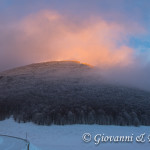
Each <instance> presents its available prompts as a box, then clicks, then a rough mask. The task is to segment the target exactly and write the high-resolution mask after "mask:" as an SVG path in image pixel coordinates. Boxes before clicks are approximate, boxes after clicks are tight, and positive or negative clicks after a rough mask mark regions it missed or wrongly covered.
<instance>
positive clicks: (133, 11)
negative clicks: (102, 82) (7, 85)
mask: <svg viewBox="0 0 150 150" xmlns="http://www.w3.org/2000/svg"><path fill="white" fill-rule="evenodd" d="M149 6H150V1H149V0H30V1H27V0H0V71H4V70H7V69H10V68H14V67H18V66H22V65H27V64H31V63H36V62H43V61H53V60H78V61H81V62H83V63H88V64H91V65H93V66H99V67H102V68H109V74H111V73H110V70H112V72H114V70H115V72H116V68H119V69H117V70H119V71H118V72H119V73H118V74H119V75H120V73H121V72H124V74H125V73H126V72H133V73H132V75H133V74H134V75H137V74H141V72H143V73H144V75H143V74H142V75H141V76H142V77H143V78H145V76H148V74H149V73H150V67H149V66H150V65H149V64H150V28H149V27H150V9H149ZM120 69H123V71H121V70H120ZM131 70H132V71H131ZM145 74H146V75H145ZM126 76H129V75H126ZM128 78H129V77H128ZM143 78H142V79H143ZM140 79H141V78H140ZM138 80H139V79H138ZM135 82H136V81H135ZM145 84H147V80H146V81H145ZM145 84H144V85H145ZM148 84H150V83H149V82H148Z"/></svg>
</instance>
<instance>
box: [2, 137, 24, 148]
mask: <svg viewBox="0 0 150 150" xmlns="http://www.w3.org/2000/svg"><path fill="white" fill-rule="evenodd" d="M25 147H26V142H25V141H22V140H18V139H14V138H8V137H3V136H2V137H0V150H24V148H25Z"/></svg>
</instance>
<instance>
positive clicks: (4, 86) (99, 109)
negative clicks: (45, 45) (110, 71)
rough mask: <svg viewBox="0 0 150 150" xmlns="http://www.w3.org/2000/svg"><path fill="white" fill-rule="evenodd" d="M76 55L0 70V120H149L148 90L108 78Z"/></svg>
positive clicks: (104, 122) (132, 122)
mask: <svg viewBox="0 0 150 150" xmlns="http://www.w3.org/2000/svg"><path fill="white" fill-rule="evenodd" d="M93 70H94V69H93V68H92V67H90V66H88V65H85V64H81V63H79V62H73V61H62V62H47V63H39V64H32V65H28V66H24V67H20V68H15V69H12V70H9V71H5V72H2V73H0V120H3V119H5V118H8V117H10V116H13V117H14V119H15V120H16V121H17V122H29V121H32V122H34V123H36V124H39V125H51V124H58V125H65V124H101V125H135V126H138V125H150V119H149V118H150V109H149V108H150V92H146V91H143V90H139V89H135V88H129V87H124V86H119V85H112V84H108V83H106V82H105V81H103V78H102V77H96V76H95V75H93V74H94V72H93Z"/></svg>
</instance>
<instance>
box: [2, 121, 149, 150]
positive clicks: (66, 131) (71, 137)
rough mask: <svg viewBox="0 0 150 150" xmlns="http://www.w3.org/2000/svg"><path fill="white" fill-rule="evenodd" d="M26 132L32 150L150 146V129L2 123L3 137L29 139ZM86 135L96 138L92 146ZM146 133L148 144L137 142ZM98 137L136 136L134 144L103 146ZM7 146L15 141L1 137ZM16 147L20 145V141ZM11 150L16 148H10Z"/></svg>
mask: <svg viewBox="0 0 150 150" xmlns="http://www.w3.org/2000/svg"><path fill="white" fill-rule="evenodd" d="M26 132H27V133H28V139H29V141H30V142H31V150H100V149H103V150H141V149H142V150H149V147H150V143H149V142H148V140H147V138H146V137H147V136H148V135H149V134H150V127H144V126H142V127H120V126H99V125H66V126H56V125H52V126H38V125H35V124H33V123H20V124H19V123H16V122H14V121H13V119H7V120H5V121H0V134H8V135H13V136H18V137H22V138H25V136H26ZM83 133H90V134H91V135H92V141H91V142H90V143H85V142H83V140H82V135H83ZM143 133H146V136H145V140H146V142H145V143H143V144H141V143H137V142H135V137H136V136H138V135H140V134H143ZM96 134H105V135H112V136H121V135H124V136H125V135H131V134H134V142H133V143H100V144H99V145H97V146H96V145H95V144H94V140H93V138H94V136H95V135H96ZM7 142H8V143H7ZM4 144H6V145H10V144H11V141H9V140H8V141H7V140H5V143H4V141H3V138H1V137H0V146H1V145H4ZM14 144H16V146H17V142H16V143H14ZM33 145H34V146H33ZM0 150H1V147H0ZM3 150H4V149H3ZM9 150H14V149H11V148H10V149H9ZM15 150H16V149H15Z"/></svg>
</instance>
